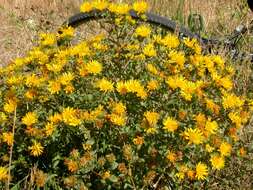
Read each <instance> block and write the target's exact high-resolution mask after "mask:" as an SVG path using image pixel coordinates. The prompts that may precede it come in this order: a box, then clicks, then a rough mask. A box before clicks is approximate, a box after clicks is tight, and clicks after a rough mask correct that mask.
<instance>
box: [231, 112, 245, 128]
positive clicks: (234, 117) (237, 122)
mask: <svg viewBox="0 0 253 190" xmlns="http://www.w3.org/2000/svg"><path fill="white" fill-rule="evenodd" d="M228 117H229V119H230V120H231V121H232V123H234V124H235V125H236V127H237V128H240V127H241V125H242V117H241V116H240V115H239V114H238V113H236V112H230V113H229V114H228Z"/></svg>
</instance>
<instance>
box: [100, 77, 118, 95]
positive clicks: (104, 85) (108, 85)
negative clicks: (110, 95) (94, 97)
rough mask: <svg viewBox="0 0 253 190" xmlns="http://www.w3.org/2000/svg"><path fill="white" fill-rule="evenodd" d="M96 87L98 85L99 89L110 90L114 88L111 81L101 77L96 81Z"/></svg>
mask: <svg viewBox="0 0 253 190" xmlns="http://www.w3.org/2000/svg"><path fill="white" fill-rule="evenodd" d="M96 87H98V88H99V89H100V90H101V91H104V92H111V91H113V90H114V87H113V83H112V82H110V81H108V80H107V79H105V78H103V79H101V80H99V81H97V82H96Z"/></svg>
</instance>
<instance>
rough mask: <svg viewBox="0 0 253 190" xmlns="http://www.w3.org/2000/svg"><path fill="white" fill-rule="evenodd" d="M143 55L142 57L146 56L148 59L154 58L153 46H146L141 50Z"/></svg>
mask: <svg viewBox="0 0 253 190" xmlns="http://www.w3.org/2000/svg"><path fill="white" fill-rule="evenodd" d="M143 53H144V55H146V56H148V57H154V56H156V50H155V48H154V45H153V44H147V45H146V46H145V47H144V49H143Z"/></svg>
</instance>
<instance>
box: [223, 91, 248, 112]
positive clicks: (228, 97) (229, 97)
mask: <svg viewBox="0 0 253 190" xmlns="http://www.w3.org/2000/svg"><path fill="white" fill-rule="evenodd" d="M243 104H244V100H243V99H241V98H240V97H238V96H236V95H234V94H225V95H224V96H223V97H222V105H223V107H224V109H229V108H237V107H242V105H243Z"/></svg>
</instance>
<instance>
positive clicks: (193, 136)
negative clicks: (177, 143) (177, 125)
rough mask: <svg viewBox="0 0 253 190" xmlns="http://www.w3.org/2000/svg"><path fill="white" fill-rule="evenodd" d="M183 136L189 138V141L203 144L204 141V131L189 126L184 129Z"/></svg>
mask: <svg viewBox="0 0 253 190" xmlns="http://www.w3.org/2000/svg"><path fill="white" fill-rule="evenodd" d="M183 136H184V137H185V139H187V140H189V143H193V144H197V145H198V144H202V143H203V141H204V136H203V133H202V132H201V131H200V130H199V129H192V128H188V129H186V131H184V133H183Z"/></svg>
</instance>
